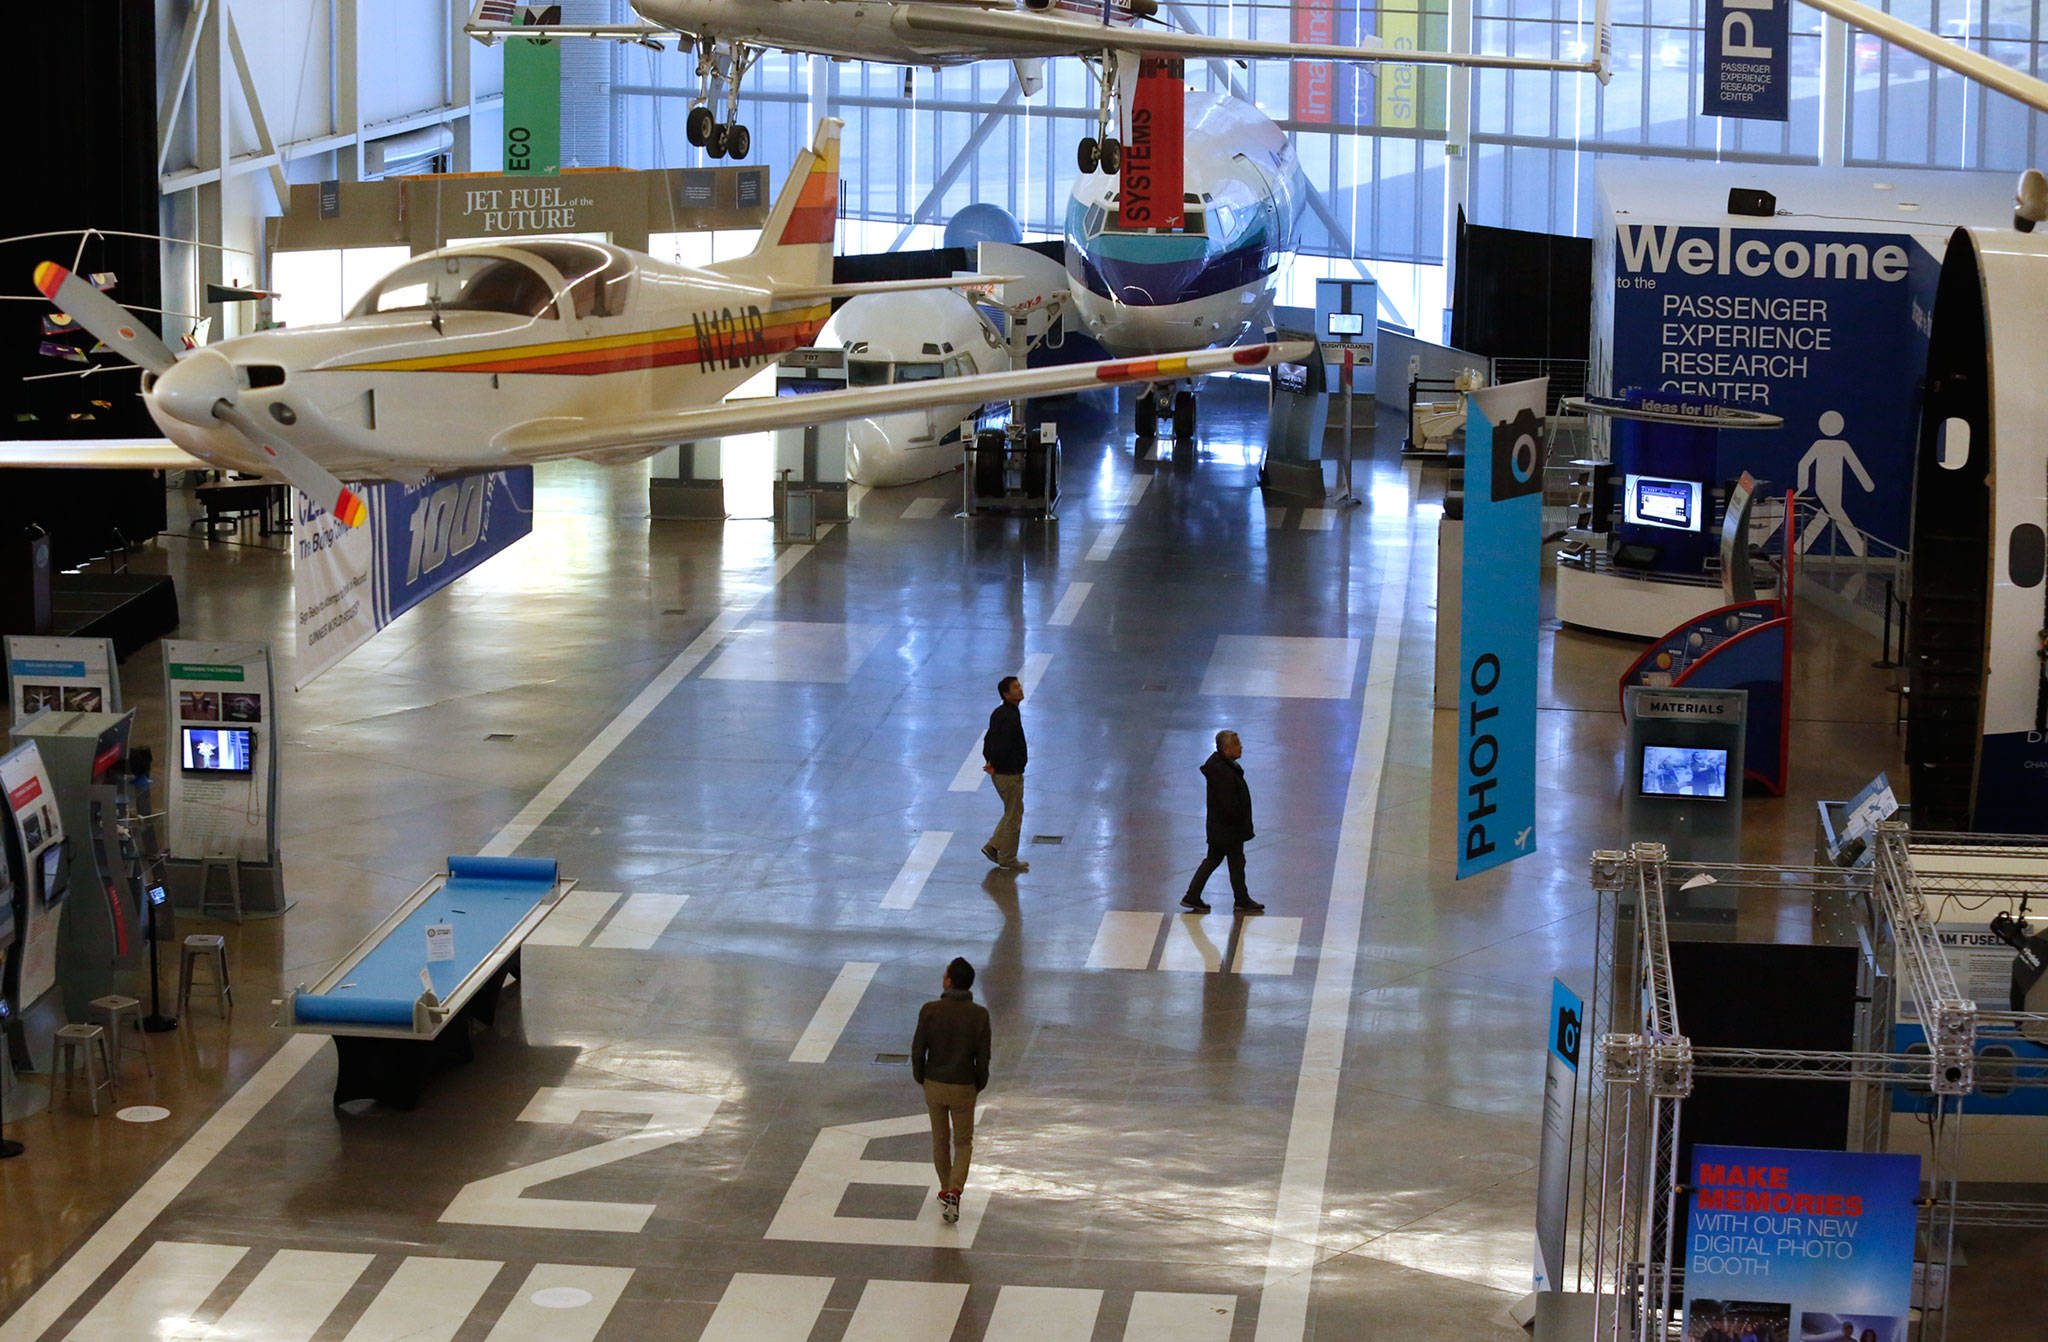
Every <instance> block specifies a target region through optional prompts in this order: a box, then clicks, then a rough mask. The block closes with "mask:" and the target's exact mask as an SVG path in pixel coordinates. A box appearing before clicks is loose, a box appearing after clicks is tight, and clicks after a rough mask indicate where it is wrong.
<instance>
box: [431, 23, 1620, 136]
mask: <svg viewBox="0 0 2048 1342" xmlns="http://www.w3.org/2000/svg"><path fill="white" fill-rule="evenodd" d="M559 8H560V7H559V6H556V7H554V9H552V10H541V11H538V12H539V13H540V14H543V15H546V16H547V19H546V21H541V22H532V23H528V22H522V21H521V20H523V19H527V18H532V17H534V15H533V14H531V13H527V12H524V8H523V6H521V5H519V4H518V3H516V0H478V3H477V4H476V7H475V8H474V10H472V12H471V14H470V21H469V23H468V24H467V25H465V26H464V28H463V31H464V32H466V33H468V34H469V35H470V36H471V37H474V38H476V39H477V40H478V41H480V42H484V43H487V44H488V43H491V42H496V41H501V40H504V39H506V38H524V39H527V40H534V39H541V40H547V39H554V38H562V37H594V38H611V39H613V40H616V41H621V42H638V43H641V44H643V45H647V46H652V47H659V46H660V45H661V43H662V42H663V41H665V40H669V39H674V40H677V41H679V42H688V43H689V44H691V45H692V46H694V47H695V48H696V51H697V79H698V92H697V95H696V97H694V98H692V99H691V101H690V111H689V115H688V117H687V119H686V120H685V121H684V124H683V129H684V131H685V133H686V134H687V135H688V137H689V141H690V143H691V144H693V145H697V146H699V147H701V148H702V149H703V150H704V151H705V152H706V153H707V154H709V155H710V156H711V157H713V158H722V157H725V156H728V155H730V156H731V157H733V158H745V157H746V156H747V151H748V149H750V148H751V147H752V141H753V137H752V135H751V134H750V133H749V132H748V130H747V128H746V127H745V126H742V125H740V124H739V96H740V83H741V81H742V80H744V79H745V78H746V76H747V72H748V71H749V70H750V69H752V68H753V65H754V62H755V61H756V60H758V59H760V55H761V53H762V52H763V51H764V50H775V51H790V52H798V53H801V54H805V55H812V56H829V57H831V58H833V59H834V60H853V61H871V62H874V63H877V64H881V65H901V66H904V67H906V68H909V67H916V66H925V67H929V68H931V69H939V68H942V67H945V66H952V65H966V64H970V63H972V62H974V61H985V60H1001V61H1011V62H1013V63H1014V64H1015V66H1016V70H1017V82H1018V85H1019V86H1020V87H1021V88H1022V89H1023V90H1024V92H1025V94H1026V95H1027V96H1028V95H1031V94H1035V93H1037V92H1038V90H1039V88H1040V87H1041V86H1042V84H1043V82H1044V67H1045V60H1046V58H1047V57H1049V56H1078V57H1080V58H1082V59H1083V60H1085V61H1087V62H1088V64H1089V67H1090V69H1091V70H1092V71H1093V72H1094V74H1095V77H1096V92H1097V105H1096V115H1095V121H1096V134H1095V135H1093V136H1087V137H1083V139H1082V140H1081V143H1080V147H1079V151H1078V152H1079V159H1080V168H1081V171H1082V172H1093V171H1095V169H1096V168H1097V167H1098V166H1099V167H1100V168H1101V169H1102V170H1103V171H1104V172H1115V171H1116V170H1117V168H1118V165H1119V163H1120V161H1121V158H1122V149H1121V146H1120V145H1119V143H1118V141H1117V139H1116V137H1115V135H1114V133H1113V128H1114V127H1116V126H1118V125H1120V124H1121V114H1120V112H1119V111H1118V106H1117V105H1118V102H1119V101H1120V100H1121V98H1122V97H1123V91H1122V90H1123V80H1122V79H1121V77H1120V76H1121V74H1122V73H1124V72H1128V71H1135V70H1136V68H1137V58H1138V57H1139V56H1140V55H1141V54H1146V53H1150V54H1153V55H1161V56H1178V57H1184V58H1192V59H1208V60H1282V61H1318V62H1329V61H1344V62H1352V63H1357V62H1375V61H1385V62H1388V63H1391V64H1399V65H1462V66H1471V67H1477V68H1483V69H1499V70H1563V71H1568V72H1572V73H1578V74H1590V75H1594V76H1596V77H1597V78H1599V79H1600V81H1601V82H1602V83H1605V82H1606V80H1607V71H1608V53H1609V51H1610V50H1611V49H1612V42H1611V41H1610V39H1609V35H1608V34H1609V30H1608V21H1607V0H1597V4H1596V7H1595V14H1594V19H1593V40H1592V41H1590V42H1588V43H1587V44H1586V46H1585V48H1584V49H1585V50H1586V51H1588V52H1589V53H1591V55H1590V58H1589V59H1586V60H1565V59H1549V58H1545V57H1536V56H1496V55H1486V54H1481V53H1478V52H1451V51H1415V50H1404V49H1397V48H1391V47H1384V46H1382V45H1381V44H1380V42H1379V39H1377V38H1371V37H1368V38H1366V39H1365V40H1364V41H1363V42H1362V43H1361V44H1360V45H1358V46H1334V45H1331V44H1329V43H1327V42H1260V41H1253V40H1251V39H1248V38H1238V37H1212V36H1209V35H1207V34H1203V33H1187V32H1182V31H1180V30H1178V29H1176V28H1172V27H1169V26H1166V25H1165V24H1164V23H1163V22H1161V21H1159V20H1158V19H1156V18H1155V16H1156V15H1157V14H1158V12H1159V0H633V9H634V11H635V12H636V13H638V14H639V15H640V17H641V18H642V19H644V20H645V22H642V23H562V22H559V21H558V20H555V19H554V18H553V15H554V14H556V13H558V12H559ZM1144 20H1151V26H1147V27H1140V26H1139V25H1140V23H1141V21H1144ZM720 85H723V86H724V89H725V120H724V121H719V120H718V118H717V116H716V114H715V113H714V112H713V111H712V109H711V104H712V103H713V102H715V101H717V98H718V89H719V86H720Z"/></svg>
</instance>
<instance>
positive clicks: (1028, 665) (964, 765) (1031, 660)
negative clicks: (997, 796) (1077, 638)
mask: <svg viewBox="0 0 2048 1342" xmlns="http://www.w3.org/2000/svg"><path fill="white" fill-rule="evenodd" d="M1050 665H1052V654H1051V653H1049V652H1034V653H1032V654H1031V655H1030V656H1029V657H1026V658H1025V659H1024V665H1023V666H1022V667H1020V668H1018V671H1017V679H1018V680H1019V681H1021V682H1023V685H1024V699H1025V701H1026V702H1027V703H1028V702H1030V699H1031V696H1032V695H1034V694H1036V693H1038V682H1039V681H1041V680H1043V679H1044V678H1045V668H1046V667H1048V666H1050ZM1025 735H1026V737H1027V738H1028V737H1029V735H1030V729H1029V727H1028V726H1027V727H1026V729H1025ZM986 777H988V775H987V774H985V773H983V772H982V771H981V737H979V736H977V737H975V738H974V744H973V745H972V746H970V747H968V750H967V758H966V759H964V760H962V761H960V772H958V773H956V774H954V775H953V781H952V783H951V784H949V785H948V786H947V788H946V791H948V792H973V791H974V790H975V789H977V788H979V787H980V786H981V780H982V779H984V778H986Z"/></svg>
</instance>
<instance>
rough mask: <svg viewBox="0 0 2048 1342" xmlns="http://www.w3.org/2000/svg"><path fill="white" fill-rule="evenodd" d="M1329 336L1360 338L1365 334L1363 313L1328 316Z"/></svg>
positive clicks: (1336, 313) (1335, 313)
mask: <svg viewBox="0 0 2048 1342" xmlns="http://www.w3.org/2000/svg"><path fill="white" fill-rule="evenodd" d="M1330 334H1331V335H1333V336H1360V335H1364V334H1365V314H1364V313H1363V312H1333V313H1331V314H1330Z"/></svg>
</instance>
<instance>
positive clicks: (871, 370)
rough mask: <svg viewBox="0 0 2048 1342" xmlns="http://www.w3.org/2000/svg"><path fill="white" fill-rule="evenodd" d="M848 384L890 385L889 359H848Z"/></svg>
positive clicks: (853, 385) (852, 385)
mask: <svg viewBox="0 0 2048 1342" xmlns="http://www.w3.org/2000/svg"><path fill="white" fill-rule="evenodd" d="M846 385H847V386H849V387H886V386H888V385H889V361H888V360H887V359H848V360H847V361H846Z"/></svg>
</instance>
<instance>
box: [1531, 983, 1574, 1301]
mask: <svg viewBox="0 0 2048 1342" xmlns="http://www.w3.org/2000/svg"><path fill="white" fill-rule="evenodd" d="M1585 1017H1586V1004H1585V1003H1584V1002H1583V1001H1582V1000H1581V999H1580V997H1579V995H1578V994H1577V993H1575V992H1573V991H1572V990H1571V989H1570V988H1567V987H1566V986H1565V984H1564V980H1563V979H1552V980H1551V981H1550V1047H1549V1048H1548V1049H1547V1050H1546V1051H1545V1055H1544V1072H1543V1138H1542V1144H1541V1145H1540V1146H1539V1147H1538V1148H1537V1152H1538V1156H1537V1163H1536V1289H1537V1290H1539V1291H1559V1290H1563V1289H1564V1263H1565V1257H1564V1246H1565V1229H1566V1222H1567V1220H1568V1219H1569V1218H1568V1209H1569V1208H1570V1205H1571V1182H1572V1125H1573V1124H1574V1123H1575V1122H1576V1121H1577V1120H1578V1105H1579V1041H1580V1038H1581V1036H1582V1035H1583V1034H1584V1032H1585Z"/></svg>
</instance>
